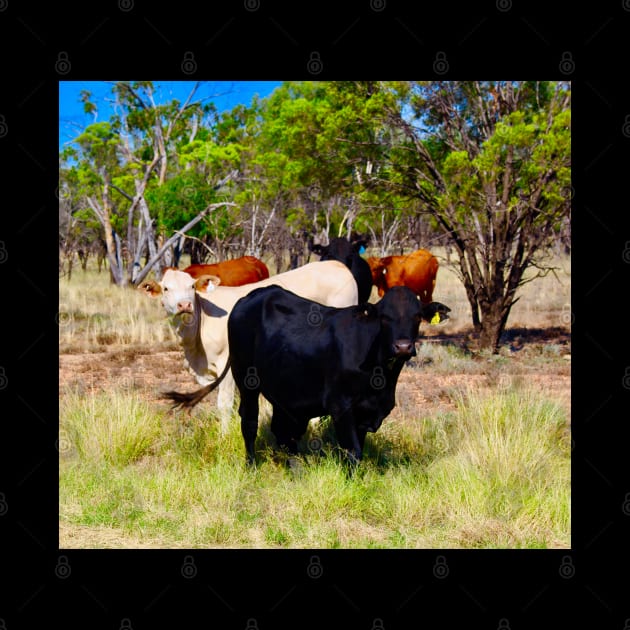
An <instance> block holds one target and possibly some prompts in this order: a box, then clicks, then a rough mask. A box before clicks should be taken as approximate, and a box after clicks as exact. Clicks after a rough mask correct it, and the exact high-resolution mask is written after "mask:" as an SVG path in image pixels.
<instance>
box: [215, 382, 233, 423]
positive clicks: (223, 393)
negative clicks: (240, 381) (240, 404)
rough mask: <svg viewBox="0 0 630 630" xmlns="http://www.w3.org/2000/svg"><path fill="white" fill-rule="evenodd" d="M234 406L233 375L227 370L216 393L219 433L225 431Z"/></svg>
mask: <svg viewBox="0 0 630 630" xmlns="http://www.w3.org/2000/svg"><path fill="white" fill-rule="evenodd" d="M233 407H234V377H233V376H232V372H231V371H229V372H228V373H227V374H226V375H225V377H224V378H223V381H222V382H221V384H220V385H219V390H218V394H217V408H218V411H219V419H220V422H221V433H222V434H225V433H227V430H228V426H229V422H230V419H231V417H232V411H233Z"/></svg>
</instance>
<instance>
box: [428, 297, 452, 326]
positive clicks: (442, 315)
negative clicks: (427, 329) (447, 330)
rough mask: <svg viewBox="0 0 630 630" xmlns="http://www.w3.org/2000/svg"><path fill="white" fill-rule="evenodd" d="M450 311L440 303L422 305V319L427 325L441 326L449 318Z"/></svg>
mask: <svg viewBox="0 0 630 630" xmlns="http://www.w3.org/2000/svg"><path fill="white" fill-rule="evenodd" d="M450 311H451V309H450V308H449V307H448V306H446V305H445V304H442V303H441V302H431V303H430V304H423V305H422V319H424V321H426V322H429V324H441V323H442V322H444V321H446V320H447V319H448V318H449V315H448V314H449V313H450Z"/></svg>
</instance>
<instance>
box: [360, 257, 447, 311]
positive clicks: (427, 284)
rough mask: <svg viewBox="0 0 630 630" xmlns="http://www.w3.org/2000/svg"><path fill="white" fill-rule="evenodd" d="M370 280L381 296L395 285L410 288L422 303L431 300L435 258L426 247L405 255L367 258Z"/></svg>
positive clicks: (435, 264) (434, 276) (436, 265)
mask: <svg viewBox="0 0 630 630" xmlns="http://www.w3.org/2000/svg"><path fill="white" fill-rule="evenodd" d="M367 262H368V265H370V270H371V272H372V281H373V282H374V285H375V286H376V288H377V289H378V294H379V296H380V297H383V295H385V293H386V292H387V291H388V290H389V289H391V288H392V287H396V286H405V287H408V288H409V289H411V290H412V291H413V292H414V293H415V294H416V295H417V296H418V297H419V298H420V301H421V302H422V303H423V304H430V303H431V302H432V301H433V289H435V278H436V275H437V272H438V266H439V264H438V260H437V258H436V257H435V256H434V255H433V254H432V253H431V252H429V251H427V250H426V249H418V250H416V251H415V252H412V253H411V254H407V255H406V256H385V257H384V258H375V257H372V258H368V259H367Z"/></svg>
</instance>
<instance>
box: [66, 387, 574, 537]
mask: <svg viewBox="0 0 630 630" xmlns="http://www.w3.org/2000/svg"><path fill="white" fill-rule="evenodd" d="M454 400H455V402H456V404H457V411H456V412H453V413H449V414H443V415H438V416H437V417H434V418H415V419H413V421H411V420H410V421H406V422H404V423H389V424H388V423H387V421H386V422H385V423H384V426H383V427H382V428H381V430H380V431H379V432H378V433H377V434H374V435H371V434H370V435H369V436H368V443H367V448H366V455H365V458H364V460H363V461H362V462H361V464H360V466H359V468H358V469H357V471H356V472H355V474H354V475H349V474H348V471H347V469H346V468H345V467H344V465H343V463H342V462H341V460H340V458H339V457H338V456H337V455H336V445H335V439H334V432H333V431H332V429H331V428H330V426H329V425H328V424H327V423H326V422H325V421H324V422H322V423H320V425H318V426H316V427H311V429H310V431H309V434H308V436H307V437H305V439H304V440H303V443H302V445H301V446H302V455H301V456H300V458H299V460H300V462H301V463H300V465H299V466H298V468H297V470H290V469H289V468H287V467H286V460H285V459H284V458H282V457H279V456H278V455H277V454H276V453H275V452H274V451H273V448H272V446H273V440H272V439H271V438H269V433H268V426H267V425H266V422H267V421H266V420H265V421H264V422H263V424H264V425H265V426H263V427H262V430H261V437H260V438H259V441H258V448H259V454H258V457H259V463H258V465H257V467H256V468H253V469H250V468H247V467H246V466H245V462H244V460H245V457H244V449H243V442H242V438H241V436H240V430H239V426H238V424H239V423H238V421H237V420H236V418H235V419H234V421H233V422H232V423H231V425H230V429H229V432H228V434H227V435H226V436H221V435H220V433H219V430H218V423H217V422H216V421H215V420H214V419H212V418H207V417H203V416H202V414H195V415H194V416H193V417H192V419H191V420H190V421H189V422H188V423H187V424H183V423H182V422H181V418H179V417H178V416H175V417H173V416H170V415H168V416H167V415H165V414H164V413H163V412H162V411H160V410H157V409H155V408H153V407H152V406H151V405H148V404H145V403H141V402H140V401H138V400H137V399H136V398H135V396H134V395H133V394H129V393H127V394H120V393H116V394H111V395H107V394H94V395H88V396H84V397H73V396H68V397H67V398H66V399H65V401H64V402H63V404H62V405H61V409H60V416H61V424H60V428H61V438H62V443H63V444H65V447H64V448H63V449H62V450H61V459H60V518H61V520H62V522H66V523H69V524H75V525H83V526H90V525H91V526H106V527H109V528H113V529H115V530H117V531H120V532H122V533H123V534H124V533H127V534H129V535H132V536H134V537H135V538H138V537H141V536H142V535H145V536H149V537H152V538H156V539H160V540H161V541H163V542H162V544H163V545H164V546H168V545H169V541H170V542H171V544H172V545H174V546H180V545H181V542H182V541H186V544H187V545H189V546H191V547H204V546H213V547H215V546H221V547H256V548H266V547H289V548H291V547H299V548H314V547H321V548H330V547H342V548H365V547H433V548H436V547H546V546H552V545H553V546H557V545H560V546H569V542H570V534H569V532H570V458H569V450H570V445H569V443H568V438H567V437H566V433H564V432H562V431H560V428H561V427H563V426H566V424H567V423H568V419H567V418H566V417H565V415H564V412H563V411H562V409H561V408H560V407H559V406H558V405H556V404H555V403H554V402H553V401H551V400H548V399H545V398H544V397H542V396H541V395H540V394H539V393H538V392H534V391H532V390H528V389H516V390H509V391H506V392H504V393H500V394H498V395H497V393H496V392H492V393H486V394H480V393H478V392H475V391H461V392H457V393H455V394H454ZM315 437H318V438H320V440H321V443H322V444H323V451H322V453H319V452H318V453H313V452H311V451H310V450H309V448H308V444H309V442H308V440H312V439H313V438H315ZM311 443H312V442H311Z"/></svg>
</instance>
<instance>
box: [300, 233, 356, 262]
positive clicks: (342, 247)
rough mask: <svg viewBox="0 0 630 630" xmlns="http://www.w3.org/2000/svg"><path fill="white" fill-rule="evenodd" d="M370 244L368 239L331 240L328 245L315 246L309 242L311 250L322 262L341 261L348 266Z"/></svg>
mask: <svg viewBox="0 0 630 630" xmlns="http://www.w3.org/2000/svg"><path fill="white" fill-rule="evenodd" d="M367 244H368V239H367V238H357V239H355V240H352V241H349V240H348V239H345V238H341V237H336V238H331V239H330V242H329V243H328V245H321V244H314V243H313V242H312V239H311V240H310V241H309V249H310V250H311V251H312V252H313V253H314V254H318V255H319V256H320V257H321V260H339V261H340V262H342V263H344V264H345V265H347V266H350V264H351V263H352V258H353V257H354V256H356V255H358V254H359V253H362V252H364V251H365V248H366V246H367Z"/></svg>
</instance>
